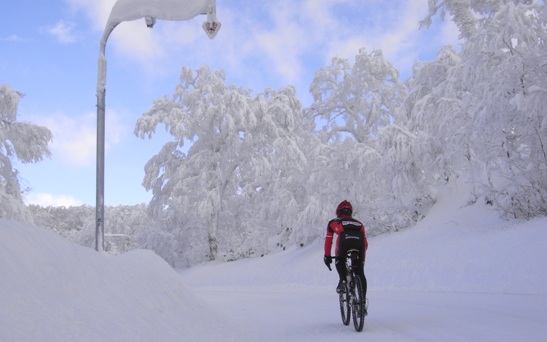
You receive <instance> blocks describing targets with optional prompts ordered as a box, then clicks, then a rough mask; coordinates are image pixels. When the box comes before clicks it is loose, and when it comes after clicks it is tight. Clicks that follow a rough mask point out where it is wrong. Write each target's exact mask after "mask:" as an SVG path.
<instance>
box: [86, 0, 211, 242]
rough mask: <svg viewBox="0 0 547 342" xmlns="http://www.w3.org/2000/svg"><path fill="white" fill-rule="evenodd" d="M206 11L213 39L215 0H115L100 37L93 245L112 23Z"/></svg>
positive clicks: (99, 230)
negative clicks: (107, 58) (107, 55)
mask: <svg viewBox="0 0 547 342" xmlns="http://www.w3.org/2000/svg"><path fill="white" fill-rule="evenodd" d="M200 14H207V20H206V21H205V22H204V23H203V25H202V27H203V29H204V30H205V33H207V35H208V36H209V38H211V39H213V38H214V37H215V36H216V34H217V33H218V31H219V30H220V22H218V21H217V19H216V0H154V1H150V0H118V1H117V2H116V3H115V4H114V7H112V11H111V12H110V16H109V18H108V21H107V23H106V27H105V29H104V33H103V37H102V39H101V44H100V49H99V61H98V75H97V180H96V186H97V188H96V191H97V192H96V206H95V218H96V221H95V224H96V230H95V249H96V250H97V251H98V252H102V251H103V250H104V148H105V95H106V57H105V49H106V41H107V40H108V37H109V36H110V34H111V33H112V31H113V30H114V28H115V27H116V26H118V25H119V24H120V23H122V22H124V21H132V20H137V19H141V18H144V20H145V23H146V26H147V27H150V28H152V27H153V26H154V24H155V23H156V19H161V20H174V21H182V20H189V19H192V18H194V17H195V16H197V15H200Z"/></svg>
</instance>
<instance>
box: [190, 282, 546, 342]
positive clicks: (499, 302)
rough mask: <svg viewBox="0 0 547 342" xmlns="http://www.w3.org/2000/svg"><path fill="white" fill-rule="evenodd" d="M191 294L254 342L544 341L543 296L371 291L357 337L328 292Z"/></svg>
mask: <svg viewBox="0 0 547 342" xmlns="http://www.w3.org/2000/svg"><path fill="white" fill-rule="evenodd" d="M196 292H197V293H198V294H199V295H200V296H201V297H203V298H204V299H206V300H207V301H210V302H211V304H213V305H214V306H215V307H217V308H222V310H224V311H226V312H227V313H230V315H231V316H232V317H234V318H237V320H238V321H239V323H241V324H243V325H244V326H246V327H247V329H248V333H249V338H250V339H252V340H254V339H256V340H260V341H332V340H337V341H358V340H359V341H363V340H364V339H365V338H366V341H369V342H371V341H435V342H437V341H544V339H545V338H546V336H547V316H545V311H546V309H545V308H547V296H540V295H518V294H485V293H446V292H445V293H436V292H392V291H371V292H370V293H369V300H370V303H371V304H370V307H369V312H370V315H369V316H367V319H366V321H365V328H364V331H363V332H361V333H357V332H356V331H355V330H354V329H353V323H352V322H351V323H350V325H349V326H344V325H343V324H342V322H341V319H340V313H339V310H338V297H337V295H336V293H335V292H334V289H329V290H326V289H323V290H321V289H306V288H300V289H296V288H292V289H277V290H276V289H275V288H268V287H263V288H255V287H253V288H247V289H232V290H230V289H226V288H214V287H209V288H206V287H203V288H198V289H196Z"/></svg>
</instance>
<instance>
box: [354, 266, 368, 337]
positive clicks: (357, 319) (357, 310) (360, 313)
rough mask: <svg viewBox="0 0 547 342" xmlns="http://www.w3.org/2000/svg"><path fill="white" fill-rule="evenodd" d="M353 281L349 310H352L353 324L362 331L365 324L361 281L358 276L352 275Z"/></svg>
mask: <svg viewBox="0 0 547 342" xmlns="http://www.w3.org/2000/svg"><path fill="white" fill-rule="evenodd" d="M353 280H354V282H355V287H354V289H353V290H354V292H355V293H353V295H352V305H351V311H353V326H354V327H355V330H357V331H363V326H364V325H365V300H366V299H365V298H364V295H363V282H362V279H361V277H360V276H358V275H355V276H354V277H353Z"/></svg>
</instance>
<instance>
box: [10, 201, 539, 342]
mask: <svg viewBox="0 0 547 342" xmlns="http://www.w3.org/2000/svg"><path fill="white" fill-rule="evenodd" d="M445 197H446V198H445V199H444V200H442V201H440V202H439V203H438V204H437V205H436V206H435V207H434V208H433V210H432V211H431V212H430V214H429V215H428V217H427V218H426V219H424V220H423V221H421V222H420V223H419V224H418V225H417V226H415V227H412V228H409V229H406V230H404V231H401V232H395V233H391V234H385V235H381V236H377V237H372V238H370V240H369V242H370V248H369V251H368V253H367V261H366V274H367V278H368V282H369V291H368V298H369V301H370V306H369V315H368V316H367V318H366V321H365V328H364V331H363V332H361V333H357V332H355V331H354V330H353V327H352V325H351V324H350V326H344V325H342V322H341V319H340V313H339V309H338V302H337V300H338V299H337V295H336V293H335V291H334V288H335V286H336V283H337V275H336V272H334V271H333V272H329V271H328V269H327V268H326V267H325V266H324V265H323V261H322V241H317V242H315V243H313V244H311V245H309V246H304V247H298V248H296V247H295V248H292V249H289V250H286V251H282V252H281V251H280V252H277V253H273V254H271V255H268V256H265V257H262V258H255V259H246V260H240V261H236V262H230V263H209V264H204V265H201V266H197V267H193V268H190V269H185V270H173V269H172V268H171V267H170V266H169V265H168V264H167V263H165V262H164V261H163V260H162V259H160V258H159V257H158V256H156V255H155V254H154V253H153V252H150V251H143V250H139V251H133V252H130V253H126V254H124V255H119V256H113V255H105V254H99V253H97V252H95V251H94V250H92V249H89V248H85V247H81V246H79V245H75V244H73V243H71V242H68V241H66V240H65V239H63V238H62V237H59V236H57V235H55V234H54V233H52V232H50V231H48V230H46V229H44V228H40V227H33V226H28V225H24V224H21V223H19V222H14V221H9V220H0V244H1V245H0V274H1V275H2V276H1V279H0V303H1V306H0V341H258V340H260V341H331V340H334V339H336V340H338V341H340V340H342V341H357V340H359V341H362V340H364V339H366V341H515V340H518V341H542V340H544V339H545V336H547V287H546V284H547V249H546V248H545V242H546V241H547V218H538V219H534V220H531V221H504V220H501V219H499V218H498V217H499V215H498V213H497V212H495V211H493V209H492V207H489V206H486V205H483V204H481V203H477V204H475V205H472V206H466V205H463V204H465V203H463V204H462V203H461V202H462V201H458V200H457V196H456V198H454V197H451V196H445Z"/></svg>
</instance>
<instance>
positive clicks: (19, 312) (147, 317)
mask: <svg viewBox="0 0 547 342" xmlns="http://www.w3.org/2000/svg"><path fill="white" fill-rule="evenodd" d="M0 274H1V275H2V278H1V280H0V303H2V305H1V306H0V327H1V329H0V341H181V340H195V341H197V340H202V341H205V340H218V339H219V338H220V337H222V340H223V341H226V340H233V341H240V340H242V339H244V338H242V336H241V335H239V334H236V333H234V332H235V331H236V329H237V327H234V326H233V323H232V322H231V321H230V320H229V319H227V318H226V317H225V316H222V315H221V313H219V312H218V311H214V310H213V309H212V308H210V307H209V305H208V304H206V303H205V302H203V301H202V300H200V299H198V298H197V297H196V296H195V295H194V294H193V292H192V291H191V290H190V289H189V288H188V287H186V286H185V285H184V284H183V281H182V278H181V277H180V276H179V275H178V274H177V273H176V272H174V271H173V270H172V269H171V268H170V267H169V265H168V264H167V263H165V262H164V261H163V260H162V259H160V258H159V257H158V256H156V255H155V254H154V253H153V252H150V251H142V250H140V251H134V252H131V253H127V254H125V255H121V256H111V255H103V254H99V253H97V252H96V251H94V250H92V249H89V248H85V247H81V246H79V245H76V244H73V243H71V242H68V241H66V240H65V239H64V238H62V237H60V236H57V235H55V234H54V233H52V232H50V231H47V230H46V229H43V228H39V227H34V226H28V225H24V224H21V223H18V222H15V221H7V220H0ZM212 322H214V324H211V323H212ZM227 327H229V329H228V328H227Z"/></svg>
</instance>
